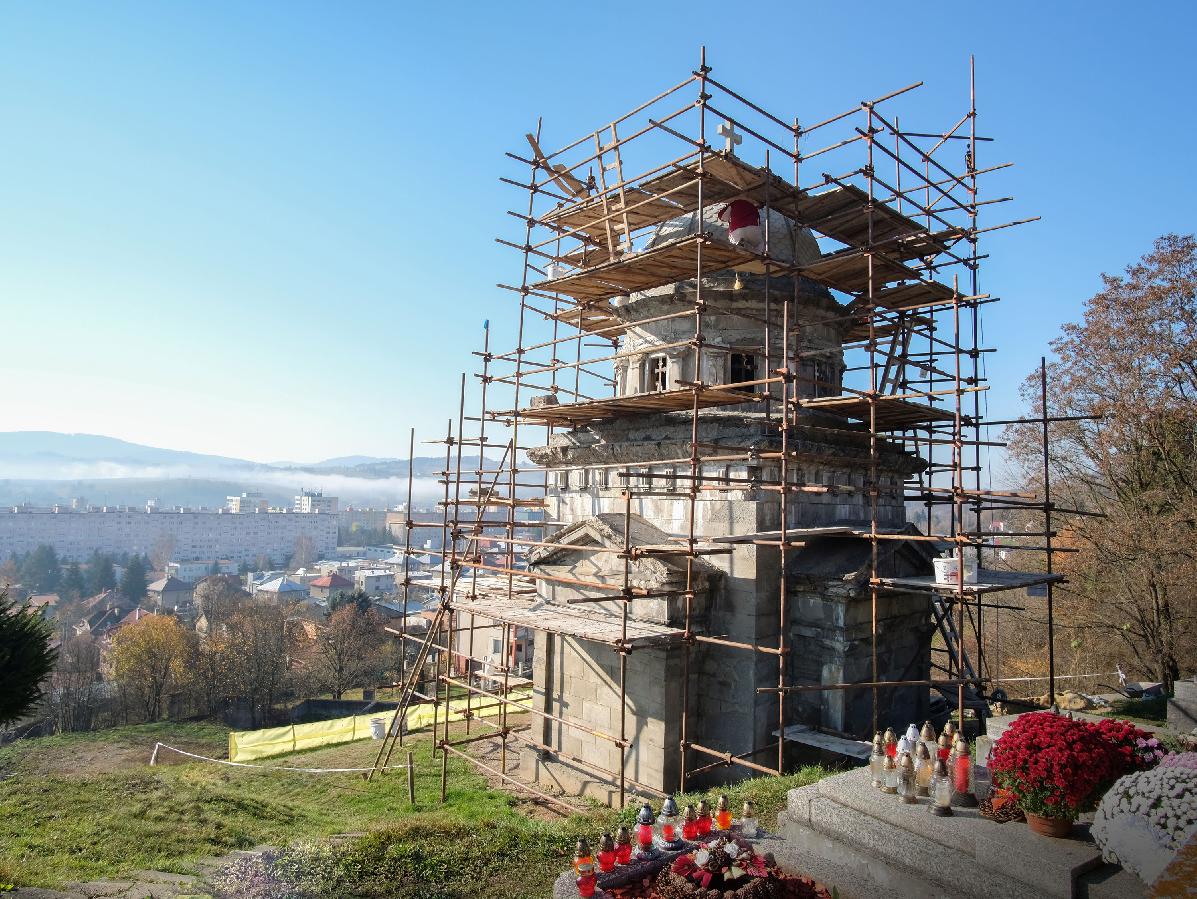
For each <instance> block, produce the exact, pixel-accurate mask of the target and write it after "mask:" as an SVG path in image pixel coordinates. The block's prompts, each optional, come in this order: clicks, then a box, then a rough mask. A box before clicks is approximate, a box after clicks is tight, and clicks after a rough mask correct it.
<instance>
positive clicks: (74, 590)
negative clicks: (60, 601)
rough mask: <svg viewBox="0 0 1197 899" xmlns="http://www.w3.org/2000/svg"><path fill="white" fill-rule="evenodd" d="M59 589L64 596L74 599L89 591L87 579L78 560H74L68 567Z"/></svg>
mask: <svg viewBox="0 0 1197 899" xmlns="http://www.w3.org/2000/svg"><path fill="white" fill-rule="evenodd" d="M58 589H59V592H60V593H62V594H63V597H64V598H66V599H69V600H72V601H73V600H77V599H79V598H80V597H82V596H83V594H84V593H85V592H86V591H87V581H85V580H84V579H83V572H82V571H81V570H80V569H79V563H78V562H72V563H71V564H70V566H69V567H68V568H67V570H66V574H65V575H63V578H62V583H61V584H60V585H59V587H58Z"/></svg>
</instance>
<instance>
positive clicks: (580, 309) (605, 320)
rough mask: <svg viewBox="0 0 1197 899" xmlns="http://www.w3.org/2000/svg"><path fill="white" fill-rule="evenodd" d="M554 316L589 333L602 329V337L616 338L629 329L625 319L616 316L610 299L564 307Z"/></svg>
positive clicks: (563, 322)
mask: <svg viewBox="0 0 1197 899" xmlns="http://www.w3.org/2000/svg"><path fill="white" fill-rule="evenodd" d="M553 318H555V319H557V321H559V322H561V323H562V324H566V325H570V326H572V327H575V328H577V329H578V330H579V331H586V332H587V333H589V334H594V333H595V332H598V331H601V332H602V334H600V335H599V336H600V337H609V338H615V337H619V336H620V335H622V334H625V333H627V330H628V326H627V324H626V323H625V322H624V321H623V319H620V318H617V317H616V316H615V310H614V309H613V308H612V306H611V303H610V301H608V300H597V301H595V302H593V303H580V304H578V305H577V306H571V307H570V308H568V309H563V310H562V311H561V312H559V313H557V314H556V315H554V316H553Z"/></svg>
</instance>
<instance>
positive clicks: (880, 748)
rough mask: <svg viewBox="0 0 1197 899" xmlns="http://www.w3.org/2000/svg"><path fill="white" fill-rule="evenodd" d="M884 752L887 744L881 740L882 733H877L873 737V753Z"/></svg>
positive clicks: (879, 753)
mask: <svg viewBox="0 0 1197 899" xmlns="http://www.w3.org/2000/svg"><path fill="white" fill-rule="evenodd" d="M883 752H885V746H884V745H883V744H882V742H881V734H877V736H875V737H873V754H874V755H881V753H883Z"/></svg>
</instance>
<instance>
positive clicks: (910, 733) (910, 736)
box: [906, 722, 919, 752]
mask: <svg viewBox="0 0 1197 899" xmlns="http://www.w3.org/2000/svg"><path fill="white" fill-rule="evenodd" d="M918 741H919V726H918V725H917V724H915V723H914V722H911V723H910V724H909V725H907V727H906V742H908V743H909V744H910V751H911V752H914V744H915V743H917V742H918Z"/></svg>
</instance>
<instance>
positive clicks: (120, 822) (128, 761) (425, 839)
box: [0, 724, 828, 899]
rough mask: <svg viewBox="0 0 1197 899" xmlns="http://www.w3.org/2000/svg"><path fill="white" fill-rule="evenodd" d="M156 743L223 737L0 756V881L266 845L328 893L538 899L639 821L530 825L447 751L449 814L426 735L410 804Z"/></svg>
mask: <svg viewBox="0 0 1197 899" xmlns="http://www.w3.org/2000/svg"><path fill="white" fill-rule="evenodd" d="M156 741H161V742H164V743H170V744H171V745H175V746H179V747H180V748H185V749H188V750H190V751H195V752H199V753H202V754H205V755H212V756H220V755H223V754H224V751H225V750H226V748H227V731H226V730H224V729H221V728H215V727H211V726H208V725H180V724H159V725H143V726H138V727H126V728H117V729H113V730H109V731H103V732H99V733H94V734H69V735H62V736H55V737H46V738H42V739H37V740H25V741H19V742H18V743H17V744H14V745H12V746H9V747H5V748H4V749H3V750H0V771H3V772H6V773H8V774H11V775H12V776H11V777H9V778H7V779H5V780H3V781H0V882H11V883H15V884H17V885H28V886H50V887H53V886H57V885H61V884H62V883H65V882H70V881H78V880H89V879H95V878H100V877H119V876H120V875H122V874H124V873H127V872H129V871H132V870H136V869H143V868H150V869H157V870H165V871H175V872H178V873H191V872H192V870H193V869H192V867H191V863H192V862H193V861H194V860H195V859H196V858H198V857H202V856H211V855H220V854H223V853H225V852H227V851H229V850H231V849H244V848H249V847H251V846H255V845H259V844H263V843H265V844H271V845H277V846H287V845H289V844H296V846H295V847H294V848H293V849H292V850H291V851H290V852H289V854H287V855H285V856H284V859H283V861H284V862H286V863H287V864H290V865H291V867H292V869H293V870H294V871H295V872H296V876H297V877H301V878H302V880H303V882H307V883H312V884H318V885H319V891H320V892H324V891H336V892H341V893H344V894H347V895H359V896H384V895H386V896H394V897H403V896H409V895H410V896H412V897H415V896H417V895H418V896H419V897H420V899H434V897H437V896H445V897H449V896H458V895H472V896H479V897H488V896H492V895H493V896H496V897H497V896H500V895H502V896H505V897H511V896H521V895H524V896H537V895H544V894H545V892H546V891H547V889H548V885H549V884H550V883H551V881H552V879H553V878H554V877H555V876H556V875H557V874H558V873H559V872H560V871H561V870H563V869H564V868H565V867H566V866H567V864H568V860H569V857H570V856H571V855H572V849H573V845H574V843H575V842H576V840H577V838H578V836H580V835H585V836H587V837H589V838H590V839H591V840H592V841H593V840H595V839H597V837H598V835H599V833H601V831H602V830H604V829H608V828H611V827H614V826H615V825H616V824H617V823H618V821H620V820H623V821H630V820H631V817H632V816H633V815H634V812H635V809H634V807H633V808H629V809H628V810H626V811H625V812H623V813H620V814H617V813H615V812H612V811H610V810H608V809H606V808H595V809H594V810H593V811H591V812H588V813H587V814H584V815H575V816H572V817H571V818H568V819H565V818H562V819H559V820H536V819H534V818H533V817H530V816H528V815H527V814H525V813H524V811H523V810H522V809H521V806H520V803H519V801H517V800H516V798H515V797H514V796H512V795H510V794H508V793H505V792H502V791H499V790H493V789H490V788H489V787H488V786H487V783H486V781H485V780H483V779H482V778H481V777H480V776H479V775H477V774H476V773H475V770H474V769H473V767H472V766H471V765H470V764H469V763H468V762H466V761H465V760H463V759H460V758H456V757H453V756H450V759H449V768H448V770H449V779H448V801H447V802H446V803H445V804H444V805H441V804H440V802H439V801H438V800H439V796H440V760H439V758H438V759H437V760H435V761H434V760H433V758H432V753H431V743H430V742H429V738H428V737H420V736H416V737H415V738H413V740H412V743H411V748H413V749H414V750H415V756H416V765H417V771H416V799H417V804H416V805H415V806H414V807H413V806H411V805H409V804H408V802H407V787H406V780H405V778H404V776H403V775H402V773H401V772H399V773H394V774H388V775H386V776H383V777H376V778H375V779H374V781H373V782H372V783H369V784H367V783H366V782H365V781H364V780H363V779H362V778H361V777H360V776H359V775H355V774H324V775H312V774H300V773H294V772H283V771H261V770H243V769H237V768H229V767H226V766H218V765H213V764H210V763H204V762H190V761H188V760H185V759H183V758H182V757H179V756H174V755H173V754H167V753H165V752H164V753H163V754H162V755H160V761H162V762H165V764H159V765H158V766H156V767H149V765H148V764H147V762H148V760H149V754H150V751H151V749H152V747H153V744H154V743H155V742H156ZM377 749H378V744H377V743H375V742H374V741H371V740H366V741H359V742H357V743H351V744H345V745H342V746H336V747H328V748H324V749H318V750H312V751H309V752H305V753H297V754H292V755H289V756H284V757H279V758H275V759H270V760H267V761H266V762H264V764H273V765H282V764H285V765H291V766H302V767H359V766H368V765H370V764H372V763H373V761H374V754H375V753H376V752H377ZM399 760H401V756H400V754H399V753H398V752H397V753H396V759H395V760H394V761H399ZM827 773H828V772H826V771H824V770H823V769H819V768H808V769H803V771H801V772H799V773H798V774H796V775H792V776H790V777H786V778H780V779H777V778H762V779H757V780H751V781H745V782H744V783H742V784H740V785H738V786H737V787H735V788H732V789H728V790H727V792H728V793H729V795H730V796H731V797H732V801H733V803H734V805H733V807H735V808H738V804H739V803H740V802H741V801H742V800H743V799H745V798H751V799H753V800H754V801H755V802H756V803H757V806H758V809H759V812H760V817H761V819H762V823H763V824H764V826H766V827H768V826H770V824H771V823H772V822H773V821H774V820H775V818H776V814H777V811H778V810H779V809H780V808H782V806H783V805H784V803H785V791H786V790H787V789H790V788H792V787H794V786H797V785H800V784H804V783H810V782H812V781H813V780H815V779H817V778H818V777H821V776H824V775H825V774H827ZM679 799H680V800H682V801H679V804H680V805H684V804H685V800H684V799H682V798H681V797H679ZM357 831H369V833H368V835H367V836H365V837H363V838H360V839H358V840H356V841H351V842H349V843H347V844H345V845H342V846H338V847H331V846H329V845H327V844H325V843H321V842H320V840H321V838H324V837H328V836H330V835H332V834H337V833H347V832H357ZM505 865H511V866H512V867H511V870H512V872H513V873H512V875H511V876H512V879H510V880H507V879H506V878H504V877H498V878H496V877H495V876H493V875H494V874H495V872H496V871H498V870H503V868H504V866H505ZM504 880H507V882H506V883H504ZM403 884H406V886H403ZM407 890H410V892H407Z"/></svg>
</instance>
